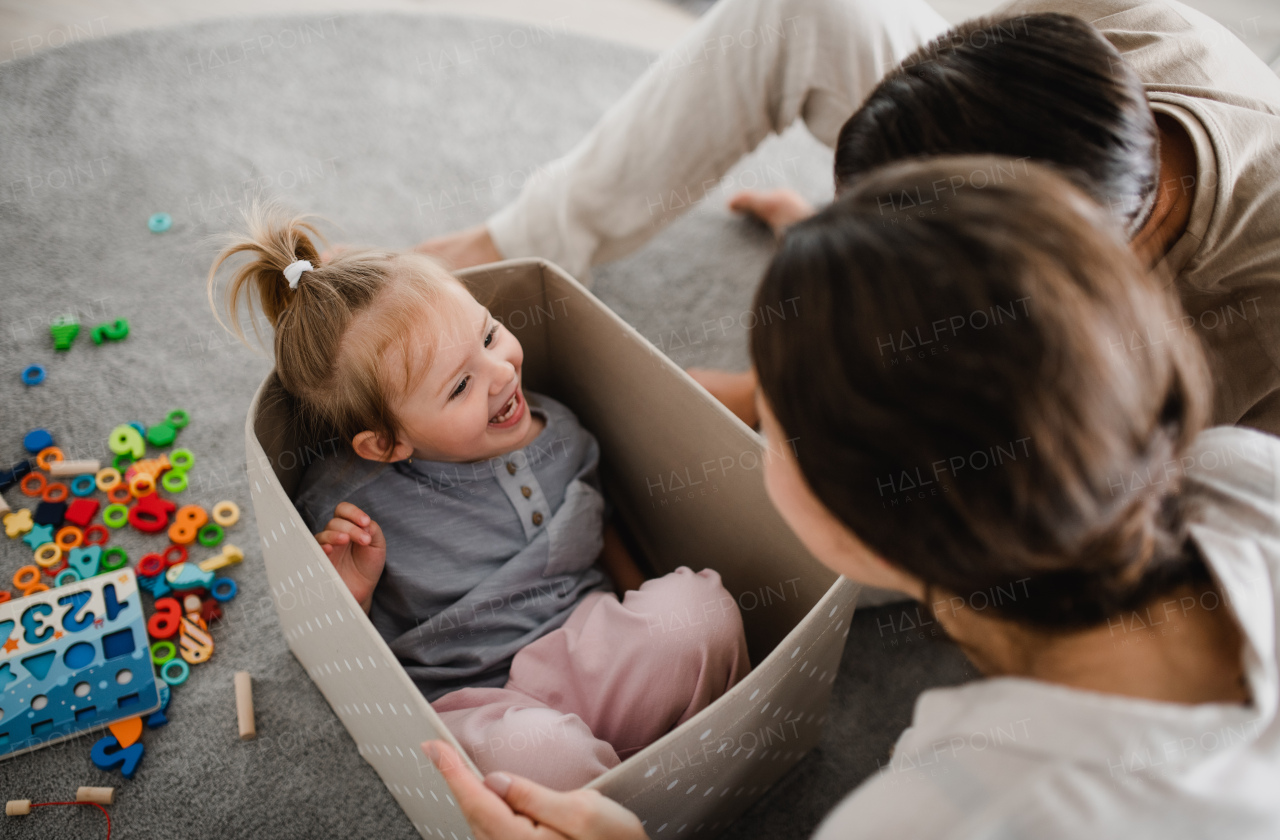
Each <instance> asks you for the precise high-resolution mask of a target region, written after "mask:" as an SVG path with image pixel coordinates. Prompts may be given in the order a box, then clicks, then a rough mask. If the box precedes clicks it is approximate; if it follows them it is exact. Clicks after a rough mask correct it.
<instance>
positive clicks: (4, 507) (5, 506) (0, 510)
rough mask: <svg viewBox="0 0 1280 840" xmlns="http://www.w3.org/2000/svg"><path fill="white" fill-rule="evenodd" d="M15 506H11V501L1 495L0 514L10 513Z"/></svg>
mask: <svg viewBox="0 0 1280 840" xmlns="http://www.w3.org/2000/svg"><path fill="white" fill-rule="evenodd" d="M12 509H13V508H11V507H9V503H8V502H6V501H5V500H4V496H0V516H3V515H4V514H6V513H8V512H9V511H10V510H12Z"/></svg>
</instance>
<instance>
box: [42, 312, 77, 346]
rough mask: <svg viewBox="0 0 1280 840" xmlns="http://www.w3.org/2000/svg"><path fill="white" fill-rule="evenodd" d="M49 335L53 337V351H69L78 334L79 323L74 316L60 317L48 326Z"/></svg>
mask: <svg viewBox="0 0 1280 840" xmlns="http://www.w3.org/2000/svg"><path fill="white" fill-rule="evenodd" d="M49 334H50V335H52V336H53V347H54V349H55V350H70V349H71V345H72V344H74V343H75V340H76V336H78V335H79V334H80V322H79V321H77V320H76V317H75V316H74V315H61V316H59V317H57V318H55V319H54V321H53V323H52V324H50V325H49Z"/></svg>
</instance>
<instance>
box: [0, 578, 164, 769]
mask: <svg viewBox="0 0 1280 840" xmlns="http://www.w3.org/2000/svg"><path fill="white" fill-rule="evenodd" d="M159 707H160V694H159V690H158V688H157V684H156V676H155V670H154V668H153V667H152V664H151V653H150V649H149V648H148V645H147V625H146V619H145V618H144V616H143V613H142V598H141V596H140V594H139V592H138V580H137V578H136V577H134V574H133V570H132V569H127V568H126V569H121V570H119V571H116V572H109V573H106V574H101V575H97V576H96V577H92V578H89V579H88V580H85V581H80V582H77V583H72V584H68V585H66V586H60V587H58V588H56V589H50V590H48V591H46V592H37V593H35V594H33V595H29V596H28V597H26V598H19V599H18V600H16V601H9V602H7V603H4V604H0V758H7V757H9V756H13V755H17V754H19V753H23V752H28V751H30V750H33V749H36V748H38V747H42V746H45V745H46V744H51V743H54V742H55V741H61V740H63V739H66V738H71V737H74V736H76V735H80V734H82V733H84V732H88V731H90V730H93V729H100V728H102V727H105V726H106V725H107V724H109V723H113V722H114V721H117V720H123V719H125V718H131V717H134V716H137V715H143V714H147V713H149V712H152V711H155V710H156V709H158V708H159Z"/></svg>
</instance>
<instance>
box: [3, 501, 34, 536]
mask: <svg viewBox="0 0 1280 840" xmlns="http://www.w3.org/2000/svg"><path fill="white" fill-rule="evenodd" d="M34 524H36V523H35V522H34V521H32V519H31V511H29V510H27V509H26V508H20V509H18V510H15V511H14V512H13V513H6V514H5V516H4V533H5V535H6V536H8V537H9V538H10V539H13V538H15V537H17V536H18V535H19V534H25V533H26V532H27V531H30V530H31V526H32V525H34Z"/></svg>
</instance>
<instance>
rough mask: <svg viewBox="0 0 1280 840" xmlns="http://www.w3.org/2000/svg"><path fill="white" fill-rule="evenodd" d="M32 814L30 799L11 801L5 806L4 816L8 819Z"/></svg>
mask: <svg viewBox="0 0 1280 840" xmlns="http://www.w3.org/2000/svg"><path fill="white" fill-rule="evenodd" d="M30 813H31V800H30V799H10V800H9V801H8V802H6V803H5V804H4V815H5V816H6V817H25V816H26V815H27V814H30Z"/></svg>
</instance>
